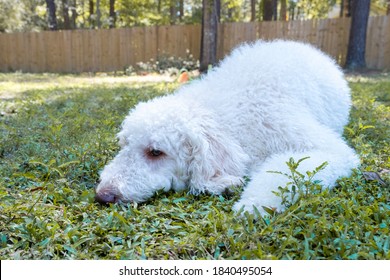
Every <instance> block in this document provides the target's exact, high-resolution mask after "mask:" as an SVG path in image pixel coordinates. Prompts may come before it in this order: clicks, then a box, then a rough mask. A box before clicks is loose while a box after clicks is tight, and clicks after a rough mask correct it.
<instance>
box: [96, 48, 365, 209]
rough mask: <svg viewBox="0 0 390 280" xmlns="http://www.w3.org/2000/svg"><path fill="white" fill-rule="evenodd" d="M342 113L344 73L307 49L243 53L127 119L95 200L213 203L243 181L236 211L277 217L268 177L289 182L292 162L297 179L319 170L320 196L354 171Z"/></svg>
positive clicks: (273, 182) (345, 109)
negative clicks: (172, 193)
mask: <svg viewBox="0 0 390 280" xmlns="http://www.w3.org/2000/svg"><path fill="white" fill-rule="evenodd" d="M350 106H351V100H350V90H349V87H348V85H347V82H346V81H345V79H344V77H343V73H342V71H341V70H340V68H339V67H338V66H337V65H336V64H335V62H334V61H333V60H332V59H331V58H329V57H328V56H327V55H325V54H324V53H322V52H320V51H319V50H317V49H315V48H314V47H312V46H310V45H307V44H303V43H297V42H291V41H273V42H262V41H259V42H256V43H254V44H246V45H242V46H241V47H239V48H237V49H235V50H234V51H233V52H232V53H231V55H230V56H228V57H226V58H225V59H224V60H223V61H222V62H221V63H220V64H219V66H218V67H215V68H214V69H212V70H211V71H210V72H209V73H208V74H207V75H206V76H203V77H201V78H200V79H199V80H196V81H193V82H191V83H189V84H187V85H185V86H182V87H181V88H180V89H178V90H177V92H176V93H174V94H172V95H168V96H164V97H159V98H155V99H153V100H150V101H148V102H145V103H140V104H138V105H137V106H136V107H135V108H134V109H132V110H131V111H130V113H129V115H128V116H127V117H126V119H125V120H124V122H123V124H122V130H121V131H120V132H119V134H118V138H119V144H120V146H121V150H120V152H119V153H118V155H117V156H116V157H115V158H114V159H113V160H112V161H111V162H110V163H109V164H108V165H107V166H106V167H105V168H104V170H103V171H102V173H101V178H100V183H99V185H98V186H97V188H96V200H97V201H99V202H103V203H115V202H130V201H136V202H142V201H146V200H147V199H148V198H150V197H151V196H153V194H154V193H155V192H156V191H158V190H160V189H163V190H164V191H168V190H171V189H173V190H176V191H179V190H184V189H188V191H189V192H190V193H193V194H200V193H210V194H221V193H223V192H224V191H225V190H226V189H229V188H232V187H233V186H237V185H242V184H243V177H244V176H248V177H249V178H250V182H249V183H248V184H247V186H245V188H244V191H243V193H242V196H241V198H240V200H239V201H238V202H237V203H236V204H235V205H234V210H236V211H240V210H244V211H249V212H253V211H254V207H256V208H257V209H258V210H259V211H260V213H261V214H265V213H266V212H265V210H264V209H263V207H270V208H274V209H276V210H277V211H282V210H284V209H283V208H284V206H283V204H282V199H281V198H280V197H279V196H276V195H275V194H274V191H277V190H278V187H279V186H282V187H284V186H286V184H287V183H288V178H287V177H285V176H281V175H279V174H275V173H270V172H268V171H280V172H282V173H288V167H287V165H286V162H287V161H288V160H289V159H290V158H291V157H292V158H294V159H296V160H298V159H301V158H304V157H309V158H308V159H306V160H304V161H302V162H301V164H300V165H299V169H298V171H300V172H304V171H306V170H310V171H312V170H314V169H315V168H316V167H318V166H320V165H321V164H322V163H324V162H327V163H328V164H327V165H326V167H325V168H324V169H322V170H320V171H319V172H318V173H317V174H316V175H315V176H314V179H315V180H319V181H321V184H322V185H323V187H326V188H327V187H333V186H334V185H335V183H336V180H337V179H338V178H339V177H342V176H349V175H350V174H351V169H353V168H355V167H357V165H358V163H359V159H358V157H357V155H356V154H355V152H354V151H353V150H352V149H351V148H350V147H349V146H348V145H347V144H346V143H345V142H344V140H343V139H342V136H341V135H342V131H343V127H344V125H346V124H347V122H348V116H349V109H350Z"/></svg>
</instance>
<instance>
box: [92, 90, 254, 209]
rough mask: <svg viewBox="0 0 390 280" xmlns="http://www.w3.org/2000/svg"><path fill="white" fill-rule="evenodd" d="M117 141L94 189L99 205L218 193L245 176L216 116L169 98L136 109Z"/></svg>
mask: <svg viewBox="0 0 390 280" xmlns="http://www.w3.org/2000/svg"><path fill="white" fill-rule="evenodd" d="M118 138H119V144H120V146H121V150H120V151H119V153H118V155H117V156H116V157H115V158H114V159H113V160H112V161H111V162H110V163H109V164H108V165H107V166H106V167H105V168H104V169H103V171H102V173H101V177H100V184H99V185H98V186H97V188H96V199H97V200H98V201H100V202H104V203H112V202H120V201H122V202H129V201H136V202H142V201H145V200H147V199H148V198H150V197H151V196H153V194H154V193H155V192H156V191H158V190H161V189H162V190H164V191H168V190H170V189H174V190H182V189H185V188H189V190H190V192H192V193H195V194H198V193H203V192H210V193H221V192H223V191H224V190H225V189H226V188H228V187H230V186H232V185H238V184H240V182H241V178H242V176H243V175H245V173H246V164H247V161H248V156H247V155H246V154H245V153H244V152H243V150H242V148H241V147H240V146H239V145H238V144H237V143H236V142H235V141H234V140H233V139H232V138H231V136H229V135H227V134H226V133H225V132H224V129H223V126H221V125H220V124H218V121H217V119H216V116H214V115H213V114H212V113H210V112H208V111H207V110H205V109H203V108H201V107H200V106H198V105H196V104H189V103H188V102H185V101H184V100H180V99H178V98H175V96H169V97H163V98H157V99H155V100H152V101H150V102H148V103H141V104H139V105H138V106H137V107H136V108H135V109H133V110H132V111H131V112H130V114H129V116H127V118H126V119H125V121H124V122H123V124H122V130H121V132H119V134H118Z"/></svg>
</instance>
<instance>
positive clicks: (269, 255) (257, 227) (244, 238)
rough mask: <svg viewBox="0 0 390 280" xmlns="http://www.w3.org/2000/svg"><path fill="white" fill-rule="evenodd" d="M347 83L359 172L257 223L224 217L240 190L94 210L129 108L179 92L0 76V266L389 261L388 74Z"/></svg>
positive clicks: (100, 80) (164, 196) (116, 82)
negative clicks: (7, 262) (26, 262)
mask: <svg viewBox="0 0 390 280" xmlns="http://www.w3.org/2000/svg"><path fill="white" fill-rule="evenodd" d="M349 80H350V84H351V87H352V90H353V100H354V107H353V110H352V114H351V122H350V124H349V125H348V127H347V128H346V130H345V136H346V138H347V139H348V141H349V143H350V144H351V145H352V146H354V147H355V148H356V150H357V151H358V153H359V154H360V155H361V160H362V165H361V168H359V170H355V171H354V173H353V175H352V176H351V178H344V179H342V180H340V181H339V186H338V187H336V188H335V189H333V190H325V191H324V192H322V193H319V194H318V193H312V194H309V195H307V196H306V197H304V198H302V199H300V200H298V202H297V203H295V204H294V205H292V206H291V207H290V208H289V209H288V210H287V211H286V212H284V213H282V214H275V215H273V216H269V217H266V218H259V217H255V218H257V219H254V217H253V216H251V215H247V216H246V217H245V218H240V217H237V216H236V215H235V214H234V213H233V212H232V210H231V207H232V205H233V203H234V202H235V201H236V200H237V199H238V198H239V195H240V190H237V191H236V193H234V194H233V195H230V196H207V195H202V196H198V197H195V196H192V195H189V194H187V193H184V192H183V193H172V192H169V193H159V194H157V195H156V196H155V197H153V198H152V199H151V200H150V201H148V202H147V203H143V204H138V205H137V204H134V203H133V204H129V205H111V206H109V207H104V206H100V205H98V204H96V203H95V202H94V190H93V189H94V186H95V185H96V182H97V180H98V173H99V171H100V170H101V169H102V168H103V166H104V165H105V164H106V163H107V162H108V161H109V160H110V159H111V158H112V157H113V156H114V155H115V153H116V152H117V149H118V148H117V144H116V139H115V134H116V132H118V127H119V125H120V123H121V121H122V120H123V118H124V117H125V116H126V114H127V112H128V110H129V108H131V107H132V106H133V105H134V104H136V103H137V102H139V101H142V100H148V99H150V98H152V97H154V96H158V95H162V94H166V93H167V92H172V91H173V90H174V88H175V87H177V85H176V84H174V83H165V82H155V83H140V82H134V81H133V80H132V81H128V80H126V78H124V77H89V76H70V75H65V76H63V75H54V74H50V75H32V74H0V112H1V116H0V258H1V259H258V258H259V259H390V232H389V228H390V187H389V185H388V183H389V169H390V159H389V154H390V144H389V138H390V127H389V121H390V108H389V104H390V76H389V75H386V74H381V75H376V76H371V77H359V76H354V77H351V78H350V79H349ZM364 172H376V173H377V174H379V175H380V176H381V178H382V179H383V180H384V182H385V183H380V182H378V181H377V180H368V179H366V178H365V177H364ZM386 184H387V185H386Z"/></svg>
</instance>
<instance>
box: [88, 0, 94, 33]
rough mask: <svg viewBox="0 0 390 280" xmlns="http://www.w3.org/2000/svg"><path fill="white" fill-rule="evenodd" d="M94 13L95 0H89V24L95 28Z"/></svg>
mask: <svg viewBox="0 0 390 280" xmlns="http://www.w3.org/2000/svg"><path fill="white" fill-rule="evenodd" d="M93 14H94V4H93V0H89V24H90V28H93V25H94V20H93Z"/></svg>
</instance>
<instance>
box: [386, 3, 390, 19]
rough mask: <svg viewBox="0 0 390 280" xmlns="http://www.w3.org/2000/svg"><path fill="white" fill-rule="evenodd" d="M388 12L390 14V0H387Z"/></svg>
mask: <svg viewBox="0 0 390 280" xmlns="http://www.w3.org/2000/svg"><path fill="white" fill-rule="evenodd" d="M386 14H387V15H390V0H387V11H386Z"/></svg>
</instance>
